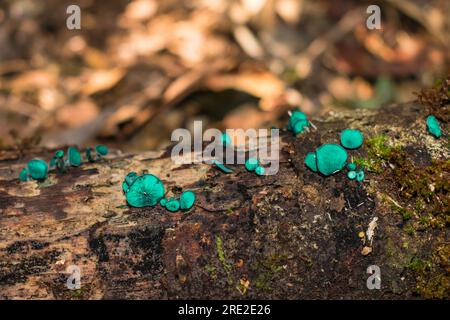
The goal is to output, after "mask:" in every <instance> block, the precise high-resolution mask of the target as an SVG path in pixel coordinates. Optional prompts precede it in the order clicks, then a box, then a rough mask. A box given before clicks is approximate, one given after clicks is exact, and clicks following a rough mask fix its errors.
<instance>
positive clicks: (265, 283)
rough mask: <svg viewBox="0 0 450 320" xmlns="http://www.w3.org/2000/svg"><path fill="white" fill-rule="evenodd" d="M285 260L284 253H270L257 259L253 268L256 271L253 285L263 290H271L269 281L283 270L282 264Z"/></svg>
mask: <svg viewBox="0 0 450 320" xmlns="http://www.w3.org/2000/svg"><path fill="white" fill-rule="evenodd" d="M286 261H287V255H286V254H276V253H274V254H271V255H269V256H268V257H265V258H264V259H261V260H259V261H258V262H257V263H256V264H255V265H254V266H253V269H254V270H255V271H256V273H257V275H256V280H255V286H256V288H258V289H262V290H264V291H271V289H270V282H272V281H274V280H275V278H276V276H277V275H278V274H279V273H280V272H281V271H283V265H284V264H285V263H286Z"/></svg>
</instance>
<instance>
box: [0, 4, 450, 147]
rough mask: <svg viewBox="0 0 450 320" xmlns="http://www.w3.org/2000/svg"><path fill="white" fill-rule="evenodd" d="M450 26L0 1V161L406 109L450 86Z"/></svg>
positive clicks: (434, 20) (243, 8) (340, 11)
mask: <svg viewBox="0 0 450 320" xmlns="http://www.w3.org/2000/svg"><path fill="white" fill-rule="evenodd" d="M70 4H77V5H79V6H80V8H81V26H82V28H81V30H68V29H67V28H66V19H67V17H68V15H67V14H66V8H67V6H69V5H70ZM370 4H377V5H379V6H380V7H381V14H382V29H381V30H369V29H367V28H366V19H367V17H368V14H367V13H366V8H367V6H369V5H370ZM449 14H450V1H448V0H430V1H427V0H386V1H374V0H370V1H361V0H358V1H357V0H333V1H323V0H185V1H180V0H133V1H125V0H114V1H94V0H76V1H73V0H69V1H65V0H43V1H37V0H2V1H1V2H0V148H3V149H5V148H17V147H18V146H24V145H30V144H40V145H42V146H46V147H56V146H61V145H65V144H79V145H81V146H83V145H88V144H93V143H96V142H104V143H108V144H109V145H111V146H115V147H118V148H121V149H124V150H133V151H138V150H147V149H156V148H161V147H163V146H165V145H167V144H168V143H169V142H170V135H171V132H172V131H173V130H174V129H175V128H179V127H185V128H192V122H193V120H203V121H204V123H205V125H206V126H208V127H215V128H219V129H225V128H263V127H271V126H272V125H279V126H282V125H283V124H284V123H285V120H286V117H287V115H286V111H287V110H289V109H292V108H295V107H300V108H301V109H302V110H303V111H305V112H306V113H307V114H309V115H312V116H318V115H320V114H323V113H325V112H329V111H331V110H339V109H342V108H378V107H380V106H381V105H382V104H385V103H390V102H403V101H408V100H412V99H415V96H414V92H415V91H419V89H420V88H422V87H425V86H433V85H434V84H435V83H436V81H438V80H439V79H442V78H445V76H446V75H447V74H448V73H449V37H448V35H449V29H450V21H449V20H450V19H448V16H449Z"/></svg>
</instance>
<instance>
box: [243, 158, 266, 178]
mask: <svg viewBox="0 0 450 320" xmlns="http://www.w3.org/2000/svg"><path fill="white" fill-rule="evenodd" d="M245 169H247V170H248V171H250V172H253V171H254V172H255V173H256V174H257V175H258V176H262V175H264V173H265V172H266V169H264V167H263V166H261V165H260V162H259V160H258V159H256V158H248V159H247V161H245Z"/></svg>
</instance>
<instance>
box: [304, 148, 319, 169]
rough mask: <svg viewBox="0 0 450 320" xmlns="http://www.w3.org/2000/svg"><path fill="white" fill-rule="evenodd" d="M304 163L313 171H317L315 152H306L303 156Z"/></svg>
mask: <svg viewBox="0 0 450 320" xmlns="http://www.w3.org/2000/svg"><path fill="white" fill-rule="evenodd" d="M305 165H306V166H307V167H308V168H309V169H310V170H311V171H313V172H317V157H316V153H315V152H308V154H307V155H306V157H305Z"/></svg>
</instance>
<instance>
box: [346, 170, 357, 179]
mask: <svg viewBox="0 0 450 320" xmlns="http://www.w3.org/2000/svg"><path fill="white" fill-rule="evenodd" d="M347 177H348V178H349V179H350V180H353V179H355V178H356V171H353V170H352V171H349V172H347Z"/></svg>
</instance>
